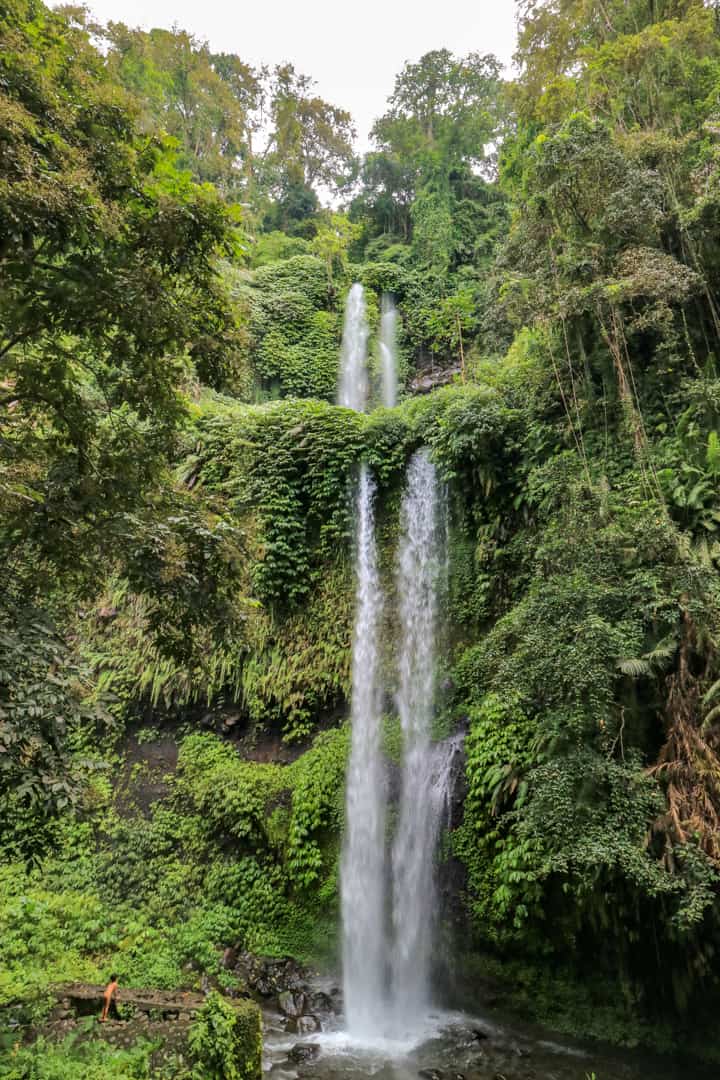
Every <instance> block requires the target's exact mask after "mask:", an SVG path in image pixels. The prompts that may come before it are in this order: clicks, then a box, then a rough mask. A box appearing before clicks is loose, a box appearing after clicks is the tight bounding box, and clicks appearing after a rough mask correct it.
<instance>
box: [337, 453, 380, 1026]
mask: <svg viewBox="0 0 720 1080" xmlns="http://www.w3.org/2000/svg"><path fill="white" fill-rule="evenodd" d="M374 494H375V487H374V484H373V481H372V479H371V477H370V474H369V472H368V470H367V468H366V466H364V465H363V467H362V470H361V473H360V486H359V489H358V523H357V555H356V558H357V587H356V612H355V633H354V637H353V652H352V704H351V720H352V746H351V751H350V763H349V767H348V774H347V785H346V787H347V790H346V825H345V844H344V850H343V859H342V869H341V894H342V916H343V982H344V993H345V1012H346V1017H347V1025H348V1030H349V1031H351V1032H352V1033H353V1035H355V1036H360V1037H371V1036H373V1035H375V1034H377V1032H378V1031H380V1030H382V1026H383V1014H384V1011H385V1007H384V1004H385V1003H384V991H385V986H384V983H385V979H384V971H385V953H386V940H385V929H384V928H385V912H384V908H385V898H384V892H385V889H384V883H385V800H386V785H385V773H384V768H383V762H382V754H381V745H380V740H381V720H382V686H381V682H380V672H379V650H378V632H379V627H380V619H381V617H382V592H381V589H380V579H379V575H378V568H377V552H376V548H375V534H374V520H373V517H374V515H373V498H374Z"/></svg>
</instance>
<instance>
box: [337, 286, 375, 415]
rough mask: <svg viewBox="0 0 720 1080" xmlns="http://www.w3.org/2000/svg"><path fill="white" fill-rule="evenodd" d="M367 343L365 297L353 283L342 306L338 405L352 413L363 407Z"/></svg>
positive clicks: (361, 288) (366, 386) (365, 388)
mask: <svg viewBox="0 0 720 1080" xmlns="http://www.w3.org/2000/svg"><path fill="white" fill-rule="evenodd" d="M367 342H368V326H367V319H366V317H365V293H364V291H363V287H362V285H360V284H359V283H358V282H355V284H354V285H353V287H352V288H351V289H350V292H349V293H348V297H347V301H346V303H345V324H344V326H343V338H342V354H341V357H340V379H339V384H338V405H344V406H345V407H346V408H348V409H355V410H356V412H364V411H365V406H366V404H367V397H368V374H367Z"/></svg>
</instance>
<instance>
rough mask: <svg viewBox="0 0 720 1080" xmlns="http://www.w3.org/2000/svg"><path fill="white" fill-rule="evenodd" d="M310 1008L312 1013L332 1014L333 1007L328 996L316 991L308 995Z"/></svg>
mask: <svg viewBox="0 0 720 1080" xmlns="http://www.w3.org/2000/svg"><path fill="white" fill-rule="evenodd" d="M310 1008H311V1009H312V1011H313V1012H314V1013H334V1012H335V1007H334V1005H333V1002H332V998H331V997H330V995H329V994H325V993H323V991H322V990H316V991H315V993H314V994H311V995H310Z"/></svg>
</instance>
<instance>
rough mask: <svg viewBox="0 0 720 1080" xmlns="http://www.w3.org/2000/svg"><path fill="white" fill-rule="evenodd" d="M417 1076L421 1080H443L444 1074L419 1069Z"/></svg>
mask: <svg viewBox="0 0 720 1080" xmlns="http://www.w3.org/2000/svg"><path fill="white" fill-rule="evenodd" d="M418 1076H422V1078H423V1080H444V1074H443V1073H441V1072H440V1070H439V1069H421V1070H420V1072H419V1073H418Z"/></svg>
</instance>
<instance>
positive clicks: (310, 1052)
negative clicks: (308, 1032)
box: [288, 1043, 320, 1065]
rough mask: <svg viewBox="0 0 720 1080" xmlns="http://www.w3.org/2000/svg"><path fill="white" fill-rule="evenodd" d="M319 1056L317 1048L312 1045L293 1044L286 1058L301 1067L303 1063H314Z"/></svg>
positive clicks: (318, 1048)
mask: <svg viewBox="0 0 720 1080" xmlns="http://www.w3.org/2000/svg"><path fill="white" fill-rule="evenodd" d="M319 1055H320V1047H319V1046H313V1044H312V1043H295V1045H294V1046H293V1048H292V1050H291V1051H290V1053H289V1054H288V1058H289V1059H290V1061H294V1062H295V1064H296V1065H301V1064H302V1063H303V1061H314V1060H315V1058H316V1057H319Z"/></svg>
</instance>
